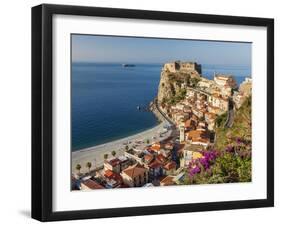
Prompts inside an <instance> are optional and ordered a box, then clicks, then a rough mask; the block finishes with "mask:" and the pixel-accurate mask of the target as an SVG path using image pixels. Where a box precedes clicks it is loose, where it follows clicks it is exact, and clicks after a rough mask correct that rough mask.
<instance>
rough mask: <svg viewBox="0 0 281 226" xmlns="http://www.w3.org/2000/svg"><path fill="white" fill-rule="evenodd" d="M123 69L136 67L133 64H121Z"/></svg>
mask: <svg viewBox="0 0 281 226" xmlns="http://www.w3.org/2000/svg"><path fill="white" fill-rule="evenodd" d="M122 66H123V67H135V66H136V65H134V64H122Z"/></svg>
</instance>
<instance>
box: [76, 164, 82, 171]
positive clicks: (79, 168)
mask: <svg viewBox="0 0 281 226" xmlns="http://www.w3.org/2000/svg"><path fill="white" fill-rule="evenodd" d="M81 168H82V167H81V165H80V164H77V165H76V170H78V172H79V173H80V170H81Z"/></svg>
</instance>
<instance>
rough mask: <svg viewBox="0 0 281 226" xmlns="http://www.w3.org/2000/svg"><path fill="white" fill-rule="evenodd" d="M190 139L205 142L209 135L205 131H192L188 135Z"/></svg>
mask: <svg viewBox="0 0 281 226" xmlns="http://www.w3.org/2000/svg"><path fill="white" fill-rule="evenodd" d="M188 139H191V140H192V141H202V142H205V141H208V139H209V133H208V132H206V131H204V130H191V131H190V132H189V133H188Z"/></svg>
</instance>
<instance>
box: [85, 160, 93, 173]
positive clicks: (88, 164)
mask: <svg viewBox="0 0 281 226" xmlns="http://www.w3.org/2000/svg"><path fill="white" fill-rule="evenodd" d="M86 167H87V168H88V169H89V173H90V170H91V167H92V163H91V162H87V164H86Z"/></svg>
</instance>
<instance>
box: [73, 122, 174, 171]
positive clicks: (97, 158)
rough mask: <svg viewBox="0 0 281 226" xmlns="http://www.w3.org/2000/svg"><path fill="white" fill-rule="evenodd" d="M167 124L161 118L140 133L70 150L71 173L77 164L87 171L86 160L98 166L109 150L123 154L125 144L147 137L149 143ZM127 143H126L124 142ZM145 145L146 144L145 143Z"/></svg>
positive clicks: (164, 137)
mask: <svg viewBox="0 0 281 226" xmlns="http://www.w3.org/2000/svg"><path fill="white" fill-rule="evenodd" d="M166 124H169V123H168V122H167V121H166V120H162V121H161V122H160V124H158V125H156V126H155V127H152V128H150V129H147V130H145V131H142V132H140V133H137V134H134V135H131V136H128V137H125V138H121V139H118V140H114V141H111V142H107V143H104V144H100V145H96V146H92V147H88V148H83V149H80V150H77V151H74V152H71V169H72V173H74V172H76V170H75V167H76V165H77V164H80V165H81V166H82V168H81V172H87V170H88V169H87V168H86V164H87V162H91V163H92V168H93V169H95V168H98V167H100V166H102V164H103V162H104V154H108V157H109V158H110V157H111V156H112V155H111V151H113V150H114V151H115V152H116V157H118V156H120V155H123V154H124V152H125V146H126V145H128V146H129V147H132V146H133V145H136V143H135V142H136V141H144V140H147V139H149V141H150V143H151V141H152V140H153V137H155V136H156V134H159V133H160V132H163V130H164V125H166ZM170 133H171V130H169V131H168V132H166V133H165V135H164V136H163V137H159V136H157V137H159V138H158V139H157V141H160V140H164V139H166V138H167V137H168V136H169V135H170ZM125 143H127V144H125ZM145 145H147V144H145Z"/></svg>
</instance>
